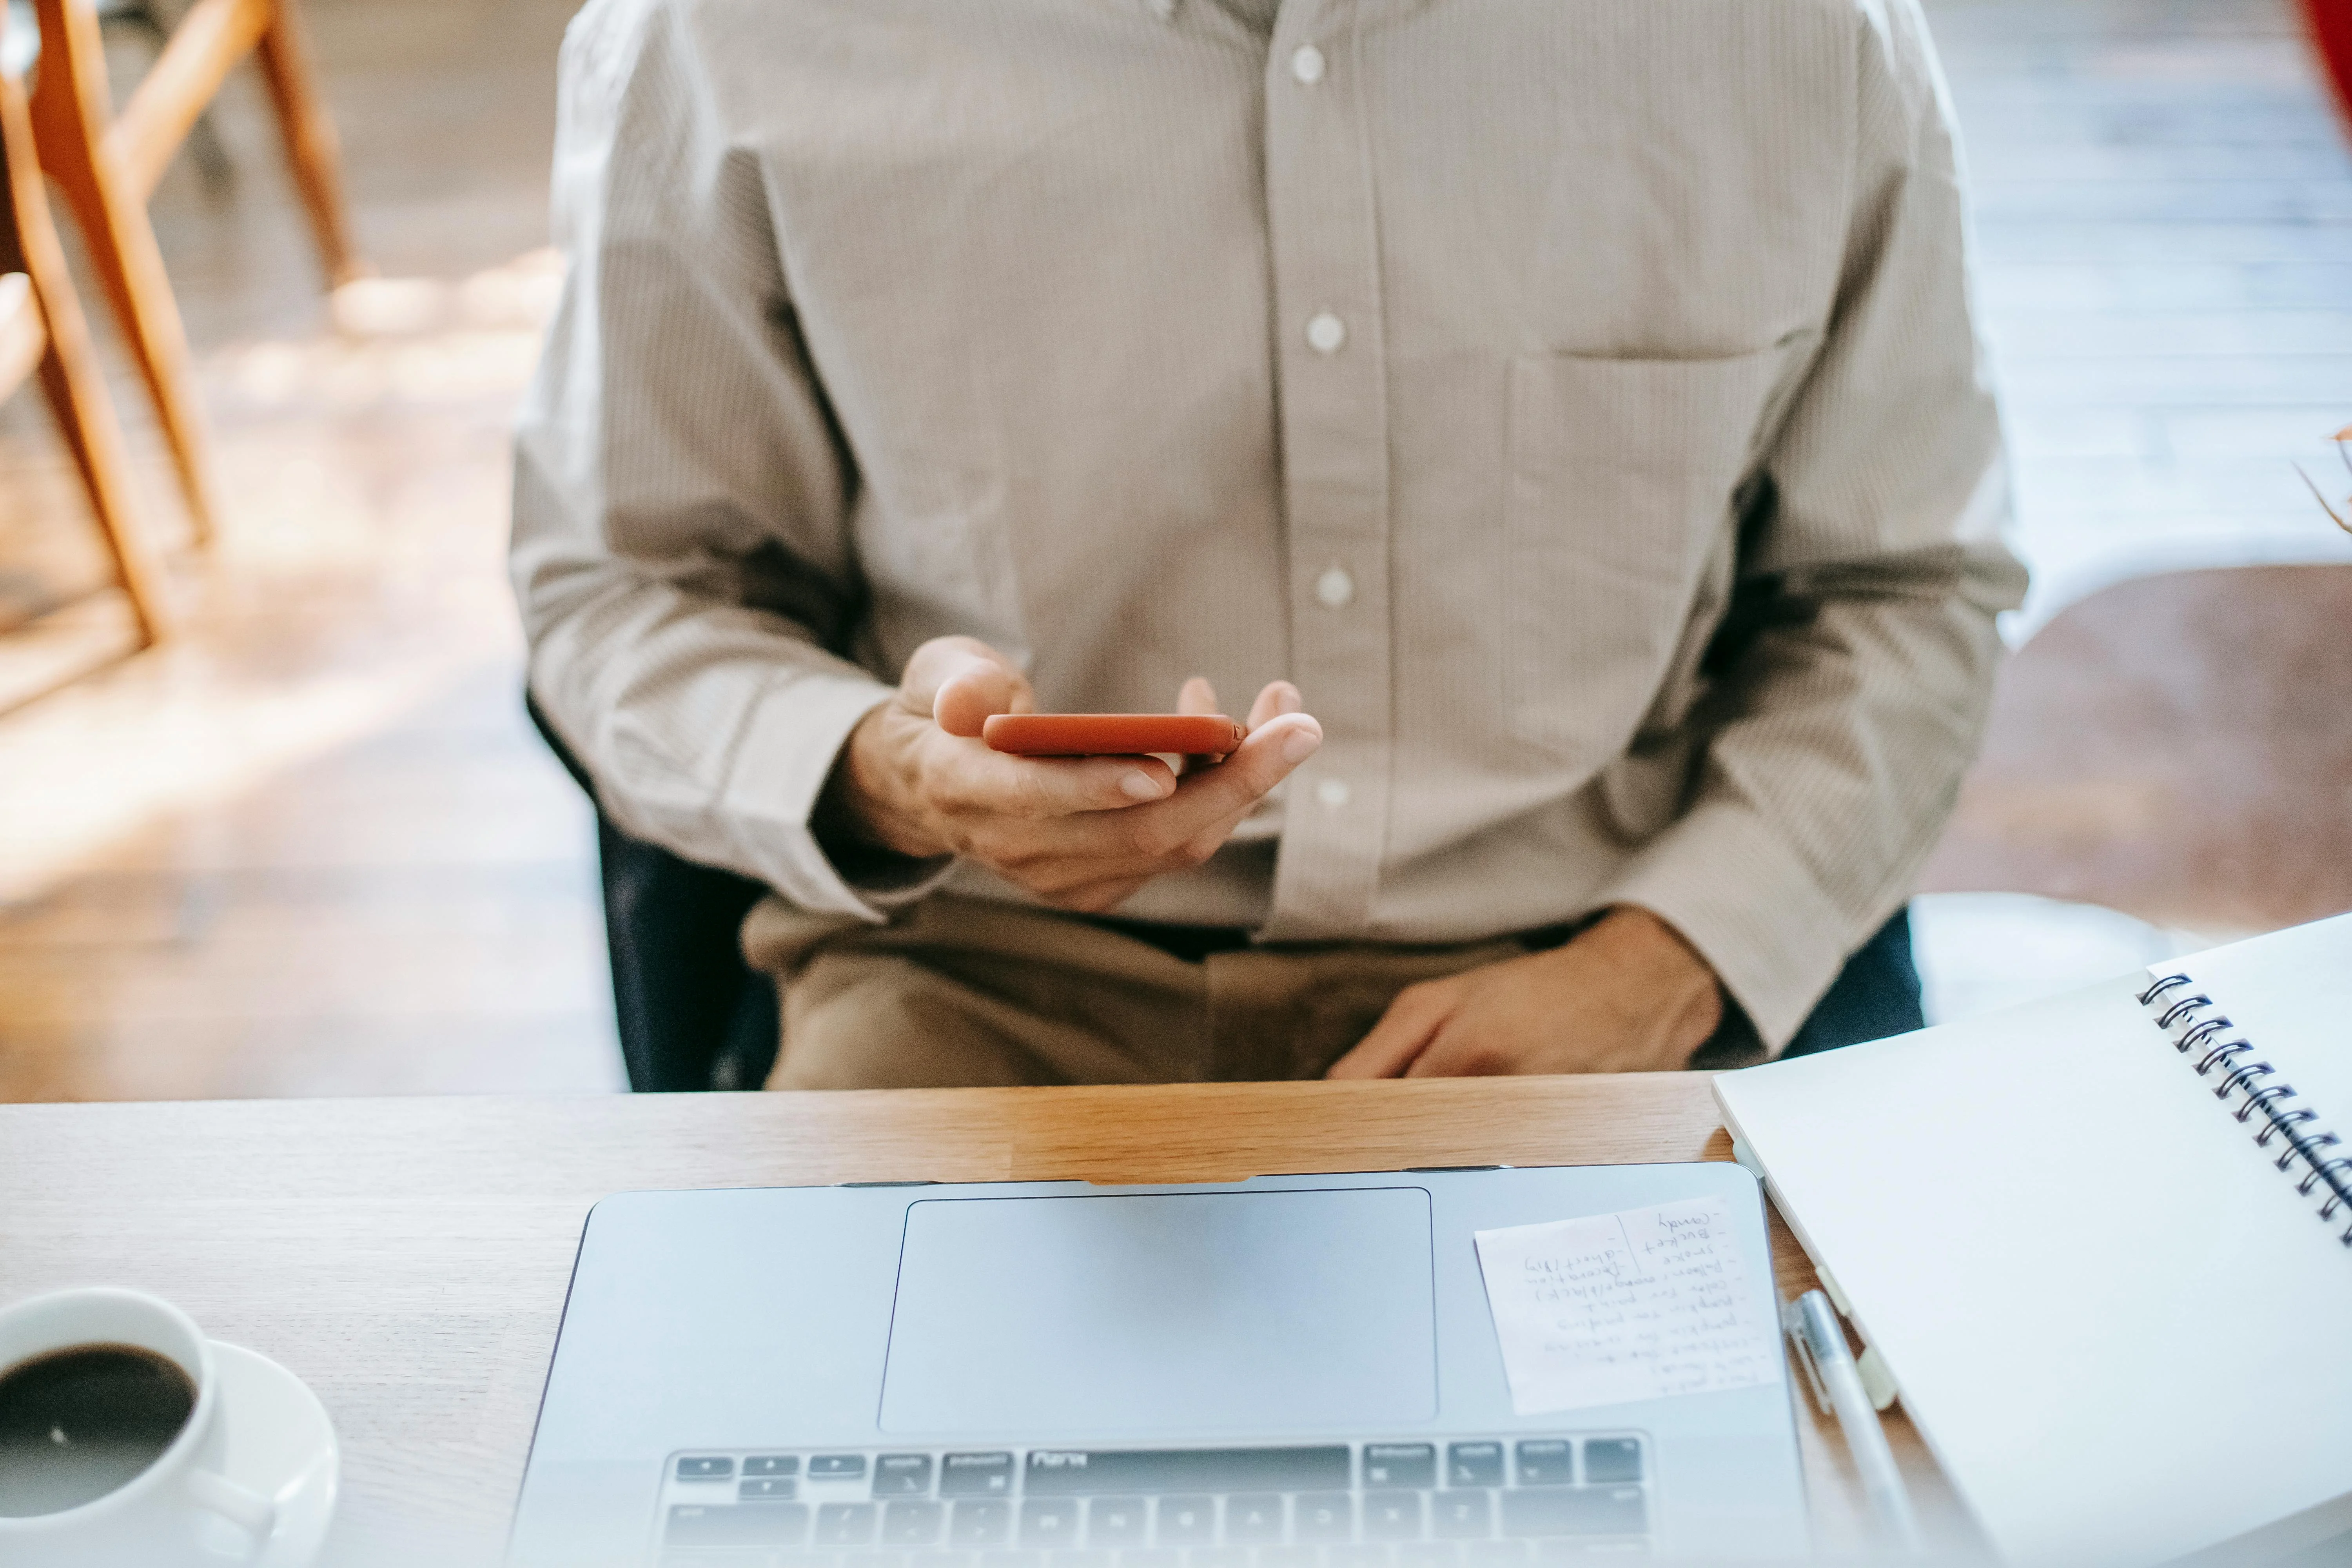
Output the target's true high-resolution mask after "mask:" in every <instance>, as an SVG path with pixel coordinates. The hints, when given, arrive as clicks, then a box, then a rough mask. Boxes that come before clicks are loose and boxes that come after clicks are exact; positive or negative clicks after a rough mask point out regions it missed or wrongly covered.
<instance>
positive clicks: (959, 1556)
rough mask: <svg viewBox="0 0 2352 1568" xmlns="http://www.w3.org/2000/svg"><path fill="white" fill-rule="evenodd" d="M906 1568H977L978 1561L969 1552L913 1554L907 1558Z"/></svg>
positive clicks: (910, 1553) (909, 1554)
mask: <svg viewBox="0 0 2352 1568" xmlns="http://www.w3.org/2000/svg"><path fill="white" fill-rule="evenodd" d="M907 1568H979V1565H978V1560H977V1559H976V1558H974V1557H973V1556H972V1554H971V1552H909V1553H908V1556H907Z"/></svg>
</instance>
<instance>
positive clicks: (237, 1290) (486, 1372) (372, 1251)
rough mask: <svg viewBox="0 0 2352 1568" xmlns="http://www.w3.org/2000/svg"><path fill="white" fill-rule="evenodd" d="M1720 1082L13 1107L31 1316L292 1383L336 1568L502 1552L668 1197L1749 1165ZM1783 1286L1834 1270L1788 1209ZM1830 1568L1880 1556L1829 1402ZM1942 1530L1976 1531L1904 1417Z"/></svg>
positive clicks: (1826, 1530) (1815, 1485) (1803, 1418)
mask: <svg viewBox="0 0 2352 1568" xmlns="http://www.w3.org/2000/svg"><path fill="white" fill-rule="evenodd" d="M1730 1152H1731V1151H1730V1139H1729V1137H1728V1135H1727V1134H1726V1133H1725V1132H1724V1131H1723V1129H1722V1126H1721V1123H1720V1122H1719V1121H1718V1120H1717V1116H1716V1112H1715V1102H1714V1100H1713V1099H1712V1098H1711V1097H1710V1096H1709V1094H1708V1093H1707V1086H1706V1079H1705V1078H1704V1077H1703V1076H1701V1075H1698V1074H1688V1073H1685V1074H1643V1075H1629V1076H1624V1077H1615V1078H1594V1079H1573V1078H1552V1079H1451V1080H1430V1081H1425V1082H1423V1081H1416V1082H1410V1083H1407V1082H1394V1083H1360V1084H1334V1083H1281V1084H1210V1085H1179V1086H1169V1087H1161V1088H1143V1089H1136V1088H1118V1089H922V1090H898V1091H877V1092H855V1093H831V1094H742V1095H667V1096H643V1097H635V1098H631V1097H623V1096H609V1097H601V1096H600V1097H593V1098H590V1097H582V1098H573V1099H531V1100H505V1099H418V1100H249V1101H212V1102H184V1103H163V1104H111V1105H19V1106H8V1107H0V1300H18V1299H20V1298H22V1297H25V1296H28V1295H33V1294H36V1293H37V1292H41V1291H46V1290H52V1289H62V1288H65V1287H68V1286H75V1285H98V1284H105V1285H123V1286H131V1287H134V1288H137V1289H145V1290H151V1291H153V1292H155V1293H156V1294H158V1295H161V1296H163V1297H166V1298H168V1299H170V1300H173V1301H176V1302H178V1303H179V1304H180V1305H181V1306H182V1307H184V1308H185V1309H186V1310H188V1311H189V1312H190V1313H191V1314H192V1315H194V1318H195V1319H196V1321H198V1322H199V1323H200V1324H202V1325H203V1326H204V1327H205V1330H206V1331H208V1332H210V1333H211V1334H212V1336H213V1337H214V1338H215V1339H221V1340H226V1341H228V1342H232V1343H236V1344H242V1345H247V1346H249V1347H251V1348H252V1349H255V1350H257V1351H260V1352H262V1353H264V1354H265V1355H268V1356H270V1357H273V1358H274V1359H276V1360H277V1361H278V1362H280V1363H284V1364H285V1365H286V1366H288V1367H289V1368H291V1369H292V1370H293V1371H294V1372H295V1373H298V1374H299V1376H301V1377H302V1378H303V1379H304V1380H305V1381H306V1382H308V1383H309V1384H310V1386H311V1387H312V1388H314V1389H316V1390H317V1391H318V1393H319V1394H320V1397H321V1398H322V1399H323V1400H324V1401H325V1402H326V1405H327V1408H328V1410H329V1412H330V1413H331V1415H333V1417H334V1421H335V1426H336V1429H337V1430H338V1432H339V1433H340V1434H341V1438H342V1443H343V1494H342V1500H341V1508H340V1511H339V1513H338V1517H337V1520H336V1523H335V1531H334V1535H333V1537H332V1542H331V1550H330V1552H329V1553H328V1562H329V1563H331V1564H334V1565H336V1568H346V1565H360V1564H369V1565H373V1564H384V1565H387V1568H389V1565H394V1564H397V1565H400V1568H413V1565H415V1564H419V1563H430V1564H432V1565H433V1568H469V1565H472V1564H489V1563H495V1562H496V1561H497V1560H498V1558H499V1553H500V1552H501V1551H502V1550H503V1546H504V1541H505V1533H506V1529H507V1522H508V1519H509V1511H510V1510H511V1509H512V1506H513V1503H514V1500H515V1496H516V1492H517V1489H518V1487H519V1485H520V1480H521V1477H522V1468H523V1460H524V1458H525V1455H526V1454H527V1452H528V1451H529V1447H530V1433H531V1423H532V1420H533V1418H534V1416H535V1415H536V1412H537V1409H538V1403H539V1394H540V1385H541V1381H542V1380H543V1378H544V1376H545V1373H546V1369H547V1364H548V1358H549V1354H550V1352H551V1349H552V1347H553V1344H554V1341H555V1331H556V1324H557V1321H558V1318H559V1317H560V1315H561V1313H562V1305H563V1294H564V1288H565V1284H566V1281H567V1279H568V1278H569V1275H570V1271H571V1268H572V1254H573V1251H574V1249H575V1247H577V1244H578V1241H579V1237H580V1229H581V1225H582V1222H583V1219H584V1218H585V1216H586V1215H587V1212H588V1208H589V1206H590V1205H592V1204H593V1203H594V1202H595V1201H596V1200H597V1199H599V1198H601V1197H603V1196H604V1195H605V1194H609V1193H614V1192H623V1191H628V1190H631V1189H637V1188H664V1187H735V1186H758V1185H794V1184H822V1183H832V1182H855V1181H910V1180H917V1179H930V1180H936V1181H943V1182H988V1181H1044V1180H1063V1179H1084V1180H1087V1181H1093V1182H1100V1183H1153V1182H1192V1181H1229V1180H1240V1179H1242V1178H1244V1177H1247V1176H1251V1175H1256V1174H1273V1173H1286V1172H1316V1171H1375V1170H1392V1169H1397V1168H1401V1167H1403V1166H1408V1165H1457V1164H1484V1163H1503V1164H1516V1165H1545V1164H1596V1163H1639V1162H1652V1161H1675V1160H1721V1159H1728V1158H1729V1157H1730ZM1772 1245H1773V1256H1774V1263H1775V1269H1776V1272H1777V1273H1778V1275H1779V1285H1780V1290H1781V1292H1782V1293H1783V1294H1784V1295H1787V1294H1792V1293H1794V1292H1796V1291H1799V1290H1802V1289H1808V1288H1810V1287H1811V1285H1812V1284H1813V1283H1814V1276H1813V1271H1812V1269H1811V1266H1810V1265H1809V1264H1808V1263H1807V1262H1806V1260H1805V1257H1804V1254H1803V1253H1802V1251H1801V1250H1800V1249H1799V1247H1797V1245H1796V1243H1795V1241H1794V1240H1793V1239H1792V1238H1791V1237H1790V1234H1789V1232H1788V1230H1787V1228H1786V1226H1783V1225H1781V1223H1780V1220H1779V1218H1778V1216H1775V1217H1774V1219H1773V1221H1772ZM1799 1426H1800V1432H1801V1437H1802V1440H1803V1447H1804V1455H1805V1464H1806V1472H1807V1480H1808V1484H1809V1487H1810V1489H1811V1496H1812V1499H1813V1504H1814V1509H1815V1513H1816V1517H1817V1521H1818V1529H1817V1540H1818V1542H1819V1544H1820V1546H1821V1548H1822V1552H1824V1554H1829V1555H1836V1554H1850V1553H1853V1552H1860V1551H1862V1550H1863V1549H1864V1547H1865V1545H1866V1543H1867V1537H1866V1526H1865V1524H1864V1518H1865V1516H1864V1511H1863V1503H1862V1500H1861V1492H1860V1489H1859V1487H1858V1486H1857V1484H1856V1482H1855V1479H1854V1475H1853V1468H1852V1465H1851V1463H1850V1462H1849V1460H1848V1458H1847V1456H1846V1451H1845V1447H1844V1444H1843V1440H1842V1439H1841V1438H1840V1436H1838V1433H1837V1430H1836V1427H1835V1426H1834V1424H1833V1423H1824V1422H1823V1421H1822V1419H1821V1418H1820V1417H1819V1416H1818V1415H1815V1414H1814V1413H1813V1411H1812V1408H1811V1405H1810V1402H1801V1403H1800V1422H1799ZM1890 1426H1891V1430H1890V1434H1889V1436H1891V1438H1892V1439H1893V1441H1894V1443H1895V1450H1896V1453H1897V1456H1898V1457H1899V1458H1901V1460H1902V1461H1903V1463H1904V1465H1905V1467H1906V1471H1907V1472H1908V1474H1909V1475H1910V1477H1911V1479H1912V1485H1913V1491H1914V1495H1915V1497H1916V1500H1917V1501H1918V1503H1919V1505H1920V1508H1921V1511H1922V1514H1923V1517H1924V1518H1925V1519H1926V1521H1927V1523H1928V1524H1929V1525H1930V1527H1931V1529H1933V1530H1935V1531H1936V1532H1937V1535H1938V1536H1939V1537H1940V1538H1942V1539H1945V1540H1957V1539H1961V1538H1963V1537H1964V1535H1965V1526H1964V1525H1963V1524H1962V1523H1961V1519H1962V1516H1961V1514H1960V1512H1959V1510H1958V1506H1957V1504H1956V1503H1955V1502H1954V1500H1953V1499H1952V1496H1951V1493H1950V1491H1949V1489H1948V1487H1946V1486H1945V1485H1944V1483H1943V1480H1942V1478H1941V1477H1940V1475H1939V1474H1938V1473H1937V1470H1936V1468H1935V1466H1934V1463H1933V1461H1932V1460H1931V1459H1930V1458H1928V1457H1927V1453H1926V1451H1925V1450H1924V1448H1923V1447H1921V1445H1920V1443H1919V1440H1918V1437H1917V1436H1916V1433H1915V1432H1914V1431H1913V1430H1912V1428H1911V1426H1910V1425H1909V1423H1908V1422H1906V1421H1905V1420H1903V1419H1902V1418H1901V1417H1900V1415H1899V1414H1898V1415H1895V1417H1894V1418H1893V1420H1892V1421H1891V1423H1890Z"/></svg>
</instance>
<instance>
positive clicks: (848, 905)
mask: <svg viewBox="0 0 2352 1568" xmlns="http://www.w3.org/2000/svg"><path fill="white" fill-rule="evenodd" d="M891 696H892V692H891V689H890V688H888V687H887V686H884V685H882V684H881V683H880V682H879V681H874V680H865V679H857V678H856V677H854V676H847V675H835V674H823V675H803V676H799V677H796V678H795V679H793V681H792V682H791V683H790V684H789V685H787V686H784V687H782V688H780V689H772V690H771V691H770V692H769V694H768V695H767V696H766V697H765V698H764V699H762V700H761V702H760V704H759V706H758V707H757V708H756V709H754V710H753V711H752V714H751V723H750V725H749V727H748V728H747V729H746V730H745V731H744V735H743V740H742V743H741V745H740V746H739V747H738V748H737V749H736V752H735V761H734V765H733V766H732V767H730V769H729V770H728V774H727V787H726V789H725V790H724V791H723V792H722V793H721V796H720V800H719V818H720V820H722V821H724V822H727V823H729V824H730V825H732V826H733V827H734V829H735V832H736V834H737V835H738V836H739V837H740V839H741V841H742V847H743V849H744V852H745V856H746V858H748V859H749V860H750V861H751V863H752V864H753V865H755V866H757V867H758V868H760V872H761V877H762V878H763V879H765V880H766V881H767V883H768V885H769V886H770V887H772V888H773V889H776V891H777V892H779V893H781V894H782V895H783V898H784V900H785V901H786V902H787V903H789V904H791V905H792V906H793V908H795V909H797V910H803V911H804V912H806V913H809V914H830V915H846V916H849V917H850V918H852V919H854V920H860V921H868V922H870V923H873V924H877V925H878V924H880V923H881V922H883V921H887V919H889V917H890V911H891V910H897V909H900V908H903V907H904V906H906V905H908V904H910V903H913V902H914V901H915V900H918V899H920V898H922V897H923V896H924V895H925V894H927V893H929V892H930V891H931V889H934V888H936V887H938V886H939V885H940V882H942V881H944V880H946V879H947V874H948V872H949V870H950V868H952V867H953V865H954V860H953V858H952V857H950V856H944V855H943V856H940V857H939V858H936V859H929V860H916V859H911V858H908V857H906V856H902V855H891V854H888V853H887V852H882V851H877V853H876V854H875V855H874V856H873V857H871V858H866V857H859V858H857V859H856V861H855V862H853V863H852V864H850V865H849V866H847V867H846V868H844V867H839V866H836V865H835V864H834V862H833V859H832V858H831V857H829V856H827V855H826V854H825V852H824V847H823V846H822V845H820V844H819V843H818V842H817V840H816V835H815V834H814V832H813V831H812V830H811V829H810V826H809V818H810V817H811V816H812V815H813V814H814V812H815V810H816V802H817V796H818V795H821V794H822V793H823V792H824V783H825V780H826V779H827V778H829V777H831V776H832V773H833V764H834V762H835V759H836V758H838V757H839V756H840V754H841V748H842V747H843V746H845V745H846V744H847V743H848V741H849V735H850V731H853V730H855V729H856V728H857V722H858V721H859V720H861V719H863V718H865V717H866V714H868V713H870V712H872V711H873V710H875V709H876V708H877V707H879V706H880V705H881V704H882V703H885V702H887V701H888V700H890V698H891Z"/></svg>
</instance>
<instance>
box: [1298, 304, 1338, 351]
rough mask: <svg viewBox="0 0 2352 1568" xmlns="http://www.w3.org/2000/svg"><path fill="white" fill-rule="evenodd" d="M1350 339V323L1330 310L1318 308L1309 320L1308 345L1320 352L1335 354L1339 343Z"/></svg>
mask: <svg viewBox="0 0 2352 1568" xmlns="http://www.w3.org/2000/svg"><path fill="white" fill-rule="evenodd" d="M1347 341H1348V323H1347V322H1345V321H1341V320H1340V319H1339V317H1337V316H1335V315H1333V314H1332V313H1331V312H1330V311H1328V310H1318V311H1317V312H1316V313H1315V314H1314V315H1312V316H1310V317H1308V318H1307V347H1308V348H1311V349H1313V350H1314V351H1315V352H1316V353H1319V354H1335V353H1339V345H1340V344H1341V343H1344V342H1347Z"/></svg>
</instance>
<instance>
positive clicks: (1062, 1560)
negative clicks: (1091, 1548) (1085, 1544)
mask: <svg viewBox="0 0 2352 1568" xmlns="http://www.w3.org/2000/svg"><path fill="white" fill-rule="evenodd" d="M1046 1561H1047V1562H1049V1563H1052V1564H1053V1568H1111V1554H1110V1553H1109V1552H1055V1553H1054V1554H1053V1555H1052V1556H1051V1557H1049V1558H1047V1559H1046Z"/></svg>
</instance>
